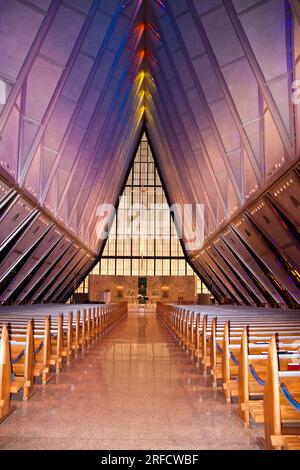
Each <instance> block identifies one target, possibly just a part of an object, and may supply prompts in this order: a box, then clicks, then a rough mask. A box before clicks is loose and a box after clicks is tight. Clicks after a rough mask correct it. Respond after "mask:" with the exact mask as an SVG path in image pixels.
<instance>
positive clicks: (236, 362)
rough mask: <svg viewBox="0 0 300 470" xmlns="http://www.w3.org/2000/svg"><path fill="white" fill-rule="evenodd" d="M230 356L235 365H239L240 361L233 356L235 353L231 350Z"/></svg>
mask: <svg viewBox="0 0 300 470" xmlns="http://www.w3.org/2000/svg"><path fill="white" fill-rule="evenodd" d="M230 357H231V359H232V360H233V362H234V363H235V365H236V366H239V365H240V362H239V361H238V359H237V358H236V357H235V355H234V354H233V352H232V351H231V353H230Z"/></svg>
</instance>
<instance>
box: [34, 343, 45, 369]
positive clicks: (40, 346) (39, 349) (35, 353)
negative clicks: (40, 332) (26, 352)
mask: <svg viewBox="0 0 300 470" xmlns="http://www.w3.org/2000/svg"><path fill="white" fill-rule="evenodd" d="M43 346H44V341H42V342H41V344H40V345H39V347H38V348H37V350H36V351H35V352H34V357H36V356H37V355H38V353H39V352H40V351H41V350H42V347H43ZM36 364H37V361H36V360H35V361H34V365H36Z"/></svg>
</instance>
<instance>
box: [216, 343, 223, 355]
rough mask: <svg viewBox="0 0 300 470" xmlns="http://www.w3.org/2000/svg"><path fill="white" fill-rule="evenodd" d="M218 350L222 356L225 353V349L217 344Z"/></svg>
mask: <svg viewBox="0 0 300 470" xmlns="http://www.w3.org/2000/svg"><path fill="white" fill-rule="evenodd" d="M217 350H218V351H219V352H220V353H221V354H222V353H223V349H222V348H221V346H220V345H219V344H218V343H217Z"/></svg>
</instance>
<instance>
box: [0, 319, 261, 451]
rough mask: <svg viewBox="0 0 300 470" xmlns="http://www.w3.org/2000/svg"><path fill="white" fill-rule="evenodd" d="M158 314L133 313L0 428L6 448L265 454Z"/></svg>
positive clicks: (1, 446) (254, 433)
mask: <svg viewBox="0 0 300 470" xmlns="http://www.w3.org/2000/svg"><path fill="white" fill-rule="evenodd" d="M208 381H209V378H205V377H203V376H201V375H200V374H199V370H198V369H197V368H196V367H195V366H194V365H193V363H192V361H191V359H190V358H189V356H187V354H186V353H185V352H184V351H183V350H182V348H181V347H180V346H179V345H178V343H177V342H176V341H175V340H174V338H173V337H172V336H171V335H170V334H169V332H168V331H167V330H166V329H165V327H164V326H163V325H162V324H161V323H160V321H159V320H157V318H156V315H155V314H154V313H146V314H143V313H138V312H135V313H130V314H129V316H128V319H126V320H124V321H122V322H121V323H120V324H118V325H117V326H116V327H115V328H114V329H113V330H112V331H111V332H110V333H109V334H108V335H107V336H106V337H104V338H102V339H100V340H99V341H97V342H96V343H95V344H93V345H91V346H90V347H89V349H88V352H87V353H84V354H81V355H80V356H79V357H78V358H77V359H76V360H74V361H72V363H71V365H70V366H68V367H67V366H66V367H65V368H64V370H63V371H62V373H61V374H60V375H57V376H55V377H54V378H53V379H52V380H51V381H50V382H49V383H48V384H47V386H46V387H42V386H37V392H36V393H35V394H34V396H33V397H32V398H31V400H30V401H29V402H28V403H23V402H22V401H15V402H14V403H13V404H14V405H16V406H17V411H16V412H15V413H14V414H13V415H12V416H11V417H10V418H9V419H8V420H7V421H6V422H5V423H3V424H1V425H0V449H1V450H4V449H98V450H100V449H101V450H105V449H111V450H115V449H120V450H123V449H130V450H135V449H156V450H160V449H175V450H177V449H192V450H197V449H199V450H201V449H257V448H258V447H257V445H256V443H255V442H256V437H257V436H260V435H262V433H263V429H262V428H261V427H259V428H256V429H251V430H244V428H243V426H242V424H241V422H240V421H239V418H238V416H237V410H236V406H235V405H225V403H224V400H223V397H222V393H221V391H217V392H215V391H213V390H212V388H211V387H210V386H209V382H208Z"/></svg>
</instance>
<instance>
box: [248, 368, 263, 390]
mask: <svg viewBox="0 0 300 470" xmlns="http://www.w3.org/2000/svg"><path fill="white" fill-rule="evenodd" d="M250 372H251V374H252V376H253V377H254V379H255V380H256V382H257V383H258V384H259V385H261V386H264V385H265V381H264V380H262V379H261V378H260V377H259V375H258V374H257V372H256V370H255V369H254V367H253V366H250Z"/></svg>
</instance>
